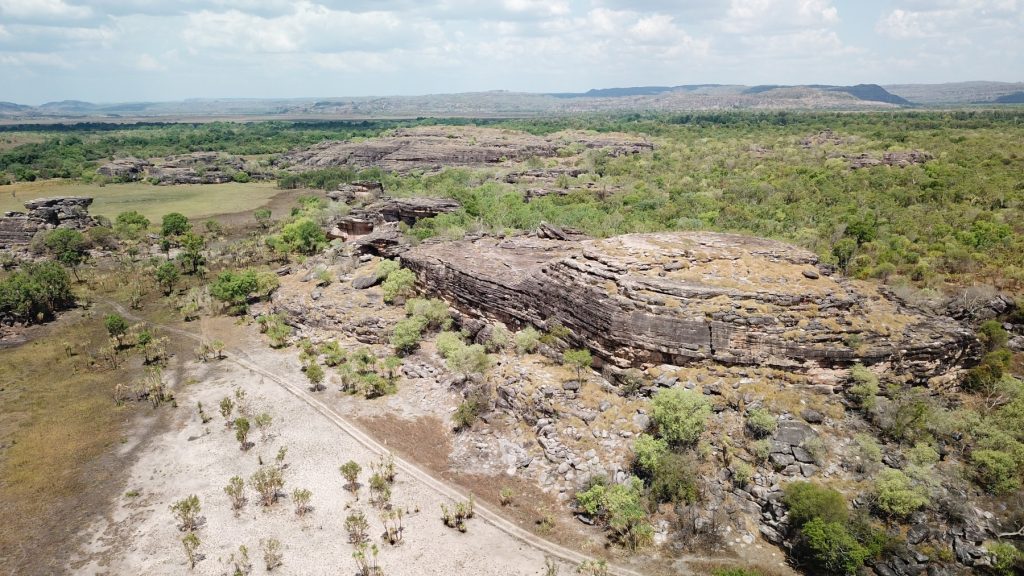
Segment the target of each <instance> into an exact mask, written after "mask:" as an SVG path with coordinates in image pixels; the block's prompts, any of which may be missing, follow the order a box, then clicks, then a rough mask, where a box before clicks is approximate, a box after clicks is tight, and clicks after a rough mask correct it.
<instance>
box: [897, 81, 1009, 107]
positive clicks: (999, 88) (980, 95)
mask: <svg viewBox="0 0 1024 576" xmlns="http://www.w3.org/2000/svg"><path fill="white" fill-rule="evenodd" d="M883 88H885V89H886V90H888V91H889V92H891V93H893V94H896V95H897V96H901V97H903V98H906V99H907V100H910V101H911V102H917V103H918V104H925V105H936V104H974V103H978V102H985V103H1003V102H998V99H999V98H1001V97H1003V96H1008V95H1011V94H1014V93H1016V92H1022V91H1024V82H951V83H948V84H892V85H886V86H883Z"/></svg>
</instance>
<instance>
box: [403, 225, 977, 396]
mask: <svg viewBox="0 0 1024 576" xmlns="http://www.w3.org/2000/svg"><path fill="white" fill-rule="evenodd" d="M401 259H402V263H403V264H404V265H405V266H407V267H409V268H411V269H413V270H414V271H415V272H416V273H417V275H418V277H419V279H420V281H421V282H422V284H423V286H425V287H426V289H427V290H428V291H430V292H434V293H437V294H440V295H441V296H443V297H445V298H446V299H448V300H449V301H451V302H452V303H453V304H454V305H456V306H457V307H459V308H461V309H463V310H464V311H466V312H468V313H471V314H473V313H477V314H482V315H485V316H492V317H495V318H497V319H500V320H503V321H506V322H512V323H514V324H535V325H538V326H546V325H548V324H549V323H550V322H551V321H553V320H557V321H559V322H561V323H562V324H564V325H565V326H566V327H567V328H569V329H570V330H572V332H573V333H574V335H575V336H576V337H578V338H579V339H580V340H581V342H579V344H583V345H586V346H588V347H589V348H591V349H592V350H593V351H595V352H596V353H597V354H598V356H600V357H601V358H602V359H603V360H604V361H607V362H610V363H612V364H614V365H617V366H619V367H627V366H641V365H644V364H662V363H665V364H675V365H682V364H685V363H687V362H692V361H699V360H714V361H717V362H722V363H727V364H757V365H765V366H771V367H777V368H781V369H787V370H804V369H810V368H815V367H821V366H829V367H831V366H837V367H842V366H846V365H849V364H852V363H854V362H863V363H865V364H878V363H886V364H888V365H889V366H887V368H888V369H891V370H894V371H897V372H903V373H908V374H912V375H914V376H916V377H918V378H921V379H924V378H928V377H930V376H935V375H938V374H942V373H944V372H946V371H948V370H949V368H950V367H952V366H956V365H960V364H962V363H965V362H971V361H973V359H974V358H976V356H977V354H978V344H977V341H976V339H975V338H974V336H973V334H972V333H971V331H970V330H968V329H967V328H966V327H965V326H963V325H961V324H959V323H957V322H956V321H954V320H952V319H949V318H945V317H939V316H932V315H927V314H925V313H923V312H919V311H916V310H911V309H909V308H907V307H905V306H903V305H902V304H901V303H900V302H898V301H896V300H895V299H893V298H890V297H889V296H887V295H886V294H884V293H882V292H881V291H880V290H879V287H878V286H876V285H873V284H871V283H867V282H860V281H856V280H851V279H847V278H839V277H833V276H830V275H829V274H828V270H827V269H824V268H821V269H819V267H818V266H817V259H816V257H815V256H814V255H813V254H812V253H810V252H807V251H805V250H802V249H800V248H797V247H795V246H792V245H788V244H784V243H781V242H775V241H771V240H765V239H759V238H751V237H745V236H738V235H731V234H716V233H660V234H633V235H625V236H618V237H614V238H609V239H606V240H584V241H558V240H548V239H541V238H536V237H515V238H509V239H499V238H490V237H486V238H480V239H477V240H467V241H462V242H447V243H432V242H426V243H424V244H421V245H420V246H417V247H415V248H413V249H411V250H409V251H407V252H405V253H404V254H403V255H402V256H401Z"/></svg>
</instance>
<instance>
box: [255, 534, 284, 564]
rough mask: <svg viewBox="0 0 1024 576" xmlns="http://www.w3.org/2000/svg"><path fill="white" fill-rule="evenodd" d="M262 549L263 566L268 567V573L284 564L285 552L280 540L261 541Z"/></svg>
mask: <svg viewBox="0 0 1024 576" xmlns="http://www.w3.org/2000/svg"><path fill="white" fill-rule="evenodd" d="M260 548H261V549H262V550H263V564H264V565H265V566H266V567H267V572H272V571H273V570H274V568H277V567H278V566H280V565H281V564H283V563H284V551H283V550H282V549H281V542H280V541H279V540H278V539H276V538H268V539H267V540H260Z"/></svg>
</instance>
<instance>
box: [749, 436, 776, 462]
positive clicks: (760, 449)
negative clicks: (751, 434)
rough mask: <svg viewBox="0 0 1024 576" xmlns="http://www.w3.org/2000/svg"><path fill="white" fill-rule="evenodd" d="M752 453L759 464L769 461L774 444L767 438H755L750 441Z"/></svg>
mask: <svg viewBox="0 0 1024 576" xmlns="http://www.w3.org/2000/svg"><path fill="white" fill-rule="evenodd" d="M749 450H750V455H751V456H753V457H754V461H755V462H757V463H758V464H761V463H764V462H767V461H768V457H769V456H771V453H772V445H771V442H769V441H768V440H767V439H764V440H755V441H754V442H751V443H750V447H749Z"/></svg>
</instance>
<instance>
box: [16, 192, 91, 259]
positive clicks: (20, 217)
mask: <svg viewBox="0 0 1024 576" xmlns="http://www.w3.org/2000/svg"><path fill="white" fill-rule="evenodd" d="M90 204H92V198H88V197H76V196H66V197H58V198H39V199H36V200H29V201H28V202H25V208H26V209H27V210H28V212H7V213H5V214H4V216H3V218H0V247H10V246H16V245H23V244H28V243H29V242H31V241H32V237H33V236H35V235H36V233H37V232H39V231H40V230H52V229H54V228H73V229H76V230H84V229H86V228H89V227H90V226H95V225H96V221H95V220H93V218H92V217H91V216H89V205H90Z"/></svg>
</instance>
